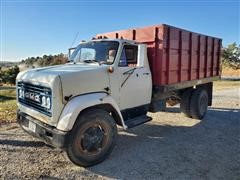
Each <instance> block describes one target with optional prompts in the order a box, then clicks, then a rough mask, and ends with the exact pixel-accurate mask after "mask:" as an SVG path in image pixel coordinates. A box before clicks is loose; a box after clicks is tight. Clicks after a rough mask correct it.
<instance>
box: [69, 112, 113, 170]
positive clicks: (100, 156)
mask: <svg viewBox="0 0 240 180" xmlns="http://www.w3.org/2000/svg"><path fill="white" fill-rule="evenodd" d="M116 135H117V127H116V123H115V121H114V119H113V118H112V116H111V115H110V114H109V113H108V112H106V111H104V110H101V109H92V110H89V111H86V112H84V113H83V114H81V115H80V117H79V118H78V119H77V122H76V124H75V125H74V127H73V130H72V132H71V134H70V138H69V141H70V142H69V144H68V147H67V149H66V151H67V155H68V157H69V159H70V160H71V161H72V162H73V163H75V164H76V165H79V166H84V167H87V166H92V165H95V164H98V163H100V162H102V161H103V160H104V159H106V158H107V157H108V155H109V154H110V153H111V152H112V149H113V147H114V145H115V140H116Z"/></svg>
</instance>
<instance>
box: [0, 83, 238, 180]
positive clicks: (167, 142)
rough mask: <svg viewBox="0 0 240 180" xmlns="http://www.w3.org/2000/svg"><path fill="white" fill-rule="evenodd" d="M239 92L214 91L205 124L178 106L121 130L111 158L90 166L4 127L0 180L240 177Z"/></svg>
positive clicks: (15, 128) (0, 131)
mask: <svg viewBox="0 0 240 180" xmlns="http://www.w3.org/2000/svg"><path fill="white" fill-rule="evenodd" d="M239 98H240V90H239V89H237V88H235V89H228V90H221V91H217V92H214V98H213V106H212V107H210V108H209V111H208V113H207V115H206V116H205V118H204V119H203V120H202V121H199V120H194V119H190V118H187V117H184V116H183V115H182V114H181V113H180V111H179V106H174V107H171V108H168V109H167V112H160V113H156V114H149V115H150V116H152V117H153V121H150V122H149V123H146V124H144V125H141V126H138V127H136V128H133V129H130V130H128V131H123V130H122V129H121V128H119V129H118V130H119V135H118V140H117V144H116V146H115V149H114V150H113V153H112V154H111V155H110V157H109V158H108V159H107V160H105V161H104V162H102V163H101V164H98V165H96V166H93V167H90V168H83V167H78V166H76V165H74V164H72V163H71V162H70V161H69V160H68V159H67V157H66V155H65V153H64V152H63V151H61V150H58V149H54V148H51V147H49V146H47V145H45V144H44V143H42V142H41V141H39V140H38V139H35V138H33V137H31V136H29V135H28V134H26V133H25V132H23V130H22V129H20V128H19V127H18V125H17V124H9V125H4V126H2V127H1V128H0V179H97V178H99V179H109V178H110V179H178V180H181V179H184V180H185V179H231V180H234V179H236V180H237V179H239V178H240V105H239V103H240V99H239Z"/></svg>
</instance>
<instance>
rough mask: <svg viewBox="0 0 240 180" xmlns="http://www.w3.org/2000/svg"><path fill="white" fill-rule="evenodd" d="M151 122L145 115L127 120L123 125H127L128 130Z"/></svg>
mask: <svg viewBox="0 0 240 180" xmlns="http://www.w3.org/2000/svg"><path fill="white" fill-rule="evenodd" d="M151 120H152V118H151V117H149V116H147V115H141V116H137V117H135V118H133V119H128V120H127V121H125V124H126V125H127V127H128V128H133V127H135V126H138V125H140V124H143V123H146V122H148V121H151Z"/></svg>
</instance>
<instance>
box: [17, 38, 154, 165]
mask: <svg viewBox="0 0 240 180" xmlns="http://www.w3.org/2000/svg"><path fill="white" fill-rule="evenodd" d="M69 60H70V62H69V63H67V64H65V65H58V66H52V67H45V68H36V69H32V70H29V71H25V72H21V73H19V75H18V76H17V81H16V83H17V100H18V108H19V110H18V122H19V123H20V125H21V126H22V127H23V129H24V130H26V131H27V132H29V133H30V134H32V135H34V136H37V137H39V138H42V139H44V140H45V142H47V143H49V144H52V145H53V146H56V147H59V148H63V149H65V150H66V151H67V154H68V156H69V158H70V160H71V161H72V162H74V163H75V164H78V165H82V166H90V165H93V164H96V163H99V162H101V161H102V160H104V159H105V157H107V155H108V154H109V153H110V152H111V150H112V148H113V145H114V141H115V137H116V131H117V129H116V124H118V125H120V126H122V127H123V128H124V129H127V128H129V127H133V126H136V125H138V124H141V123H144V122H147V121H149V120H151V118H150V117H148V116H146V113H147V111H148V107H149V104H150V102H151V97H152V78H151V71H150V68H149V64H148V59H147V49H146V45H145V44H137V43H136V42H134V41H129V40H124V39H97V40H91V41H88V42H82V43H80V44H79V46H77V47H76V49H75V51H74V52H73V53H72V54H71V56H70V58H69Z"/></svg>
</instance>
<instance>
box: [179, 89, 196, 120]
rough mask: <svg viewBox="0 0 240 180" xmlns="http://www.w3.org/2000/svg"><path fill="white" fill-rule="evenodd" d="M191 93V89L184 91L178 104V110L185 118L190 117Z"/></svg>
mask: <svg viewBox="0 0 240 180" xmlns="http://www.w3.org/2000/svg"><path fill="white" fill-rule="evenodd" d="M192 91H193V89H187V90H185V91H184V92H183V94H182V97H181V102H180V110H181V112H182V113H183V114H184V115H185V116H187V117H191V113H190V101H191V96H192Z"/></svg>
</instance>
